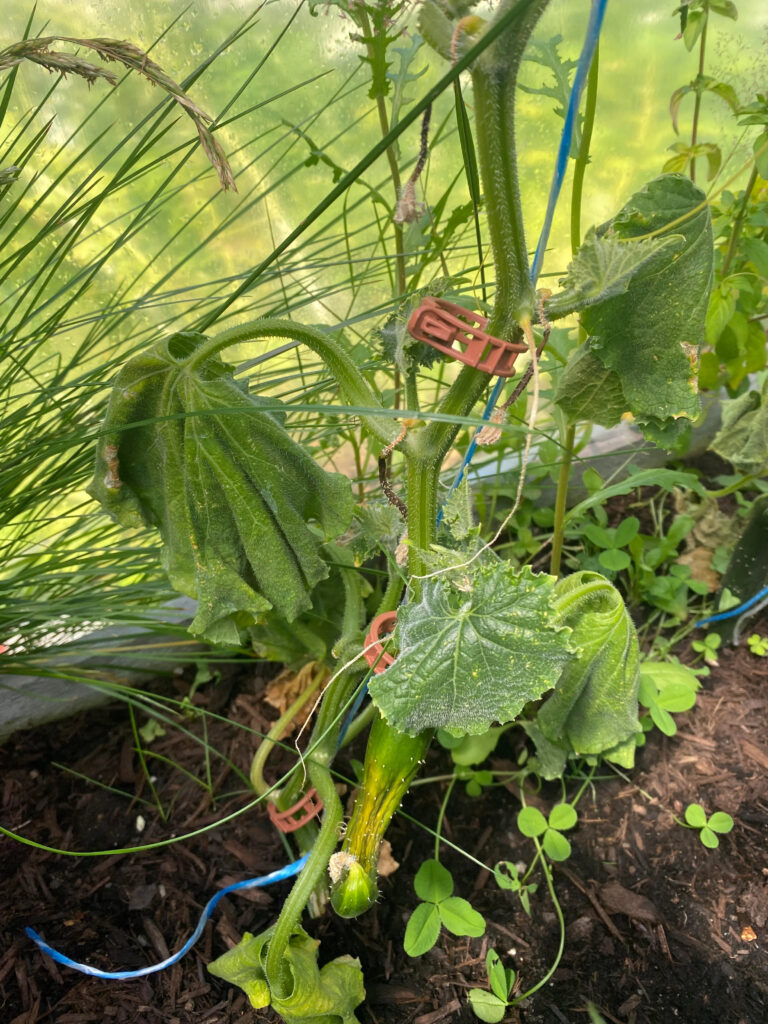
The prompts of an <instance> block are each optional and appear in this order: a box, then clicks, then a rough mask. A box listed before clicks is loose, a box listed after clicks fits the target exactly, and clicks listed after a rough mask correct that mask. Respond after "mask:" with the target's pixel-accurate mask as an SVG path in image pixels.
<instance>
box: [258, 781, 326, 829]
mask: <svg viewBox="0 0 768 1024" xmlns="http://www.w3.org/2000/svg"><path fill="white" fill-rule="evenodd" d="M322 809H323V801H322V800H321V799H320V798H319V797H318V795H317V790H316V789H315V788H314V786H313V787H312V789H310V790H308V791H307V792H306V793H305V794H304V796H303V797H302V798H301V800H299V802H298V803H295V804H294V805H293V807H289V808H288V809H287V810H285V811H278V809H277V807H276V806H275V805H274V804H267V813H268V814H269V817H270V820H271V821H272V824H273V825H275V826H276V827H277V828H279V829H280V831H281V832H285V833H286V834H288V833H290V832H295V831H296V829H299V828H301V827H302V825H306V824H307V822H309V821H312V819H313V818H314V817H316V816H317V815H318V814H319V813H320V811H322ZM302 812H303V813H302ZM295 815H298V817H295Z"/></svg>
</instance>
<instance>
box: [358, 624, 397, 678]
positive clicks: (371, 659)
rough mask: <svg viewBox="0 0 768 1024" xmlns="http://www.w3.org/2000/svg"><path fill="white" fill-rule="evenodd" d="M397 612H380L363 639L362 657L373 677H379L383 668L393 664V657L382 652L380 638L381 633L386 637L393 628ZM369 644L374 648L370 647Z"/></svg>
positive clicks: (382, 647) (386, 652)
mask: <svg viewBox="0 0 768 1024" xmlns="http://www.w3.org/2000/svg"><path fill="white" fill-rule="evenodd" d="M396 619H397V612H396V611H395V612H382V613H381V615H377V616H376V618H375V619H374V620H373V622H372V623H371V626H370V629H369V630H368V636H367V637H366V638H365V651H364V652H363V657H364V658H365V660H366V661H367V662H368V667H369V668H372V669H373V672H374V675H377V676H378V675H381V673H382V672H383V671H384V669H385V668H389V666H390V665H391V664H392V663H393V662H394V660H395V659H394V656H393V655H392V654H390V653H389V651H385V650H384V646H383V643H382V641H381V640H380V637H381V635H382V633H383V634H384V636H385V637H386V636H387V635H388V634H389V633H391V632H392V630H393V629H394V628H395V621H396ZM371 644H373V645H374V646H373V647H371Z"/></svg>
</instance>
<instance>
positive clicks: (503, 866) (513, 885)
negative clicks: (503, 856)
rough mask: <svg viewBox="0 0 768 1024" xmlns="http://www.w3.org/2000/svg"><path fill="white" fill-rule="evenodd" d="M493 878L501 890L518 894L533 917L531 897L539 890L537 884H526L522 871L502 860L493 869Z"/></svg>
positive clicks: (525, 909)
mask: <svg viewBox="0 0 768 1024" xmlns="http://www.w3.org/2000/svg"><path fill="white" fill-rule="evenodd" d="M493 877H494V878H495V879H496V884H497V885H498V887H499V888H500V889H507V890H508V891H509V892H516V893H517V894H518V896H519V897H520V903H521V905H522V908H523V910H524V911H525V912H526V914H527V915H528V916H529V917H530V916H531V896H532V894H533V893H535V892H536V890H537V889H538V885H537V884H536V883H535V882H528V883H526V882H525V881H524V879H522V878H521V877H520V870H519V868H518V866H517V865H516V864H512V863H511V862H510V861H508V860H500V861H499V863H498V864H497V865H496V867H495V868H494V869H493Z"/></svg>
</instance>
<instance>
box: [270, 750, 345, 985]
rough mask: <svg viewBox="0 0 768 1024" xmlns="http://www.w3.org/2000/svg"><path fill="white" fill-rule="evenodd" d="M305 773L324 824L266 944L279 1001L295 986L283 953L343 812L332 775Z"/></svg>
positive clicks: (323, 769) (313, 765)
mask: <svg viewBox="0 0 768 1024" xmlns="http://www.w3.org/2000/svg"><path fill="white" fill-rule="evenodd" d="M307 770H308V772H309V778H310V780H311V782H312V785H313V786H314V787H315V789H316V790H317V793H318V796H319V797H320V799H321V800H322V801H323V824H322V825H321V827H320V831H319V832H318V834H317V838H316V839H315V842H314V845H313V847H312V851H311V853H310V855H309V859H308V860H307V863H306V864H305V865H304V869H303V871H302V872H301V874H300V875H299V876H298V878H297V879H296V881H295V882H294V885H293V888H292V889H291V891H290V893H289V894H288V897H287V899H286V901H285V903H284V904H283V908H282V910H281V911H280V916H279V917H278V919H277V923H276V925H275V931H274V934H273V935H272V938H271V940H270V943H269V951H268V952H267V962H266V964H265V971H266V975H267V981H268V982H269V987H270V989H271V991H272V992H273V993H274V994H275V995H276V996H278V998H283V999H284V998H285V997H286V996H287V995H289V993H290V991H291V986H292V985H293V984H294V981H293V975H292V974H291V971H290V968H289V966H288V961H287V959H286V957H285V950H286V948H287V946H288V943H289V941H290V938H291V935H292V934H293V931H294V929H295V927H296V924H297V923H298V921H299V920H300V919H301V914H302V911H303V910H304V907H305V905H306V903H307V901H308V900H309V898H310V896H311V895H312V892H313V890H314V888H315V885H316V884H317V882H318V880H319V879H320V878H321V877H322V876H323V874H324V872H325V869H326V867H327V865H328V861H329V859H330V857H331V854H332V853H333V851H334V849H335V848H336V843H337V842H338V838H339V827H340V825H341V821H342V818H343V816H344V811H343V809H342V806H341V801H340V800H339V796H338V794H337V792H336V788H335V786H334V784H333V776H332V775H331V773H330V771H329V770H328V767H327V765H323V764H319V763H318V762H317V761H309V762H308V763H307Z"/></svg>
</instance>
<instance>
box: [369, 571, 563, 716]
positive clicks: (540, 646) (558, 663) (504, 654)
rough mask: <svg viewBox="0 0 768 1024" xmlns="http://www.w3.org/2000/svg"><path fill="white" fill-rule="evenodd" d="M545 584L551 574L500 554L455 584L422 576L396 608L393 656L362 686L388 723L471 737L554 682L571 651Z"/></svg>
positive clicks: (550, 589)
mask: <svg viewBox="0 0 768 1024" xmlns="http://www.w3.org/2000/svg"><path fill="white" fill-rule="evenodd" d="M464 586H466V588H467V589H463V587H464ZM553 591H554V578H553V577H552V576H547V575H546V574H538V575H537V574H535V573H533V572H531V570H530V569H529V568H528V567H527V566H526V567H524V568H523V570H522V571H521V572H515V571H514V570H513V569H512V567H511V566H510V565H508V564H507V563H503V562H498V563H494V564H492V565H489V566H484V567H482V568H478V569H477V570H475V572H474V573H473V574H472V577H471V579H470V580H469V582H468V583H466V584H463V585H462V589H459V588H458V587H457V586H456V585H455V584H454V583H452V582H450V581H447V580H444V579H440V578H438V579H433V580H428V581H426V582H425V583H424V585H423V587H422V594H421V599H420V600H419V601H417V602H413V603H410V604H406V605H405V606H403V608H401V610H400V612H399V614H398V617H397V628H396V630H395V636H394V642H395V646H396V647H397V649H398V650H399V652H400V653H399V655H398V657H397V659H396V660H395V662H394V664H393V665H391V666H390V667H389V668H388V669H387V670H386V672H383V673H382V674H381V675H379V676H374V677H373V678H372V679H371V681H370V684H369V686H370V691H371V696H372V698H373V700H374V703H375V704H376V706H377V707H378V708H379V710H380V711H381V713H382V714H383V716H384V717H385V719H386V720H387V722H388V723H389V724H390V725H392V726H394V727H395V728H396V729H399V730H400V732H405V733H407V734H408V735H410V736H416V735H417V734H418V733H420V732H421V731H422V730H424V729H429V728H444V729H447V730H448V731H449V732H451V733H453V734H454V735H463V734H465V733H468V734H470V735H477V734H479V733H482V732H485V731H486V729H488V727H489V726H490V725H491V724H492V723H493V722H500V723H504V722H510V721H512V720H513V719H515V718H517V716H518V715H519V714H520V712H521V711H522V710H523V708H524V706H525V705H526V704H527V703H528V702H529V701H532V700H537V699H538V698H539V697H540V696H541V695H542V694H543V693H544V692H545V691H546V690H548V689H550V688H551V687H552V686H553V685H554V684H555V681H556V680H557V678H558V677H559V675H560V671H561V669H562V667H563V665H564V663H565V661H566V660H567V658H568V655H569V652H570V650H571V647H570V643H569V636H570V629H569V628H568V627H567V626H565V625H564V624H563V623H561V622H559V621H558V618H557V615H556V612H555V609H554V608H553V606H552V596H553Z"/></svg>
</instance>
